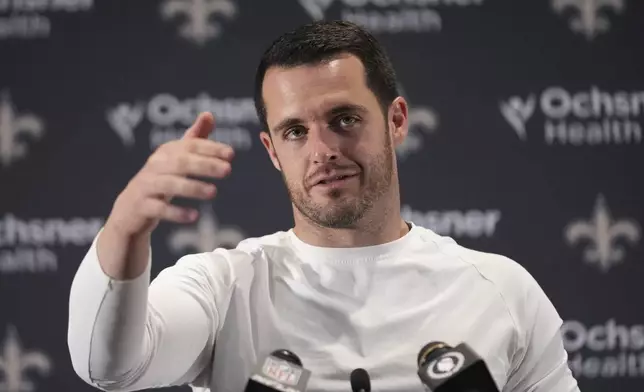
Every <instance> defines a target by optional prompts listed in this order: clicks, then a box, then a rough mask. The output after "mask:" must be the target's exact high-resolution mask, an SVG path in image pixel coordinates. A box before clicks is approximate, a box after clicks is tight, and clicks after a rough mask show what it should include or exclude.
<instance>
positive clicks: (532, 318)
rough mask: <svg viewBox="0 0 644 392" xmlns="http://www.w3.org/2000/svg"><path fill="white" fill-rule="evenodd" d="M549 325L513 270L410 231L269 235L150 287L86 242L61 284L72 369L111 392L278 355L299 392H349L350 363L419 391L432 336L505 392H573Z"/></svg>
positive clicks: (229, 387) (226, 386)
mask: <svg viewBox="0 0 644 392" xmlns="http://www.w3.org/2000/svg"><path fill="white" fill-rule="evenodd" d="M99 236H100V233H99ZM97 238H98V236H97ZM150 261H151V260H150ZM561 324H562V320H561V318H560V317H559V315H558V314H557V311H556V310H555V308H554V307H553V305H552V304H551V302H550V301H549V299H548V298H547V296H546V295H545V294H544V292H543V291H542V289H541V288H540V286H539V285H538V284H537V282H536V281H535V280H534V279H533V277H532V276H531V275H530V274H529V273H528V272H527V271H526V270H525V269H524V268H523V267H521V266H520V265H519V264H518V263H516V262H514V261H512V260H510V259H508V258H506V257H503V256H499V255H495V254H490V253H482V252H477V251H474V250H470V249H466V248H464V247H462V246H460V245H458V244H457V243H456V242H454V241H453V240H452V239H450V238H448V237H442V236H439V235H437V234H436V233H434V232H432V231H430V230H428V229H425V228H422V227H419V226H416V225H413V226H412V229H411V231H410V232H409V233H408V234H406V235H405V236H403V237H402V238H400V239H398V240H396V241H393V242H390V243H387V244H383V245H377V246H369V247H362V248H350V249H347V248H321V247H315V246H311V245H308V244H306V243H304V242H302V241H301V240H300V239H298V237H297V236H296V235H295V234H294V233H293V231H292V230H290V231H286V232H277V233H274V234H271V235H267V236H264V237H260V238H251V239H247V240H244V241H242V242H241V243H239V245H238V246H237V247H236V249H233V250H225V249H217V250H214V251H213V252H208V253H201V254H191V255H187V256H184V257H182V258H181V259H179V261H178V262H177V263H176V264H175V265H174V266H172V267H169V268H166V269H165V270H163V271H162V272H161V273H160V274H159V275H158V276H157V277H156V278H155V279H154V280H153V281H152V282H151V283H150V263H148V268H147V270H146V272H145V273H144V274H142V275H141V276H139V277H138V278H136V279H134V280H130V281H116V280H113V279H111V278H109V277H108V276H107V275H106V274H105V273H104V272H103V271H102V269H101V267H100V264H99V261H98V258H97V254H96V240H95V241H94V243H93V245H92V246H91V248H90V249H89V251H88V253H87V255H86V256H85V258H84V259H83V261H82V263H81V265H80V267H79V269H78V272H77V274H76V276H75V278H74V281H73V284H72V288H71V293H70V309H69V335H68V343H69V350H70V354H71V359H72V363H73V366H74V369H75V371H76V372H77V374H78V375H79V376H80V377H81V378H82V379H83V380H85V381H86V382H87V383H89V384H91V385H93V386H95V387H97V388H99V389H103V390H111V391H135V390H139V389H144V388H153V387H161V386H170V385H186V384H189V385H191V386H192V387H193V390H194V391H202V392H205V391H211V392H240V391H243V390H244V388H245V385H246V383H247V381H248V377H249V376H250V374H251V372H252V370H254V368H255V366H256V364H257V362H258V361H259V360H261V359H262V358H264V357H265V356H266V355H267V354H269V353H270V352H272V351H273V350H276V349H283V348H286V349H289V350H291V351H293V352H294V353H296V354H297V355H298V356H299V357H300V358H301V360H302V362H303V365H304V367H305V368H307V369H309V370H311V372H312V375H311V379H310V381H309V384H308V391H311V392H346V391H348V390H350V385H349V374H350V373H351V371H352V370H353V369H355V368H358V367H362V368H364V369H366V370H367V371H368V372H369V374H370V376H371V384H372V390H373V391H374V392H421V391H423V387H422V384H421V383H420V379H419V378H418V375H417V373H416V372H417V364H416V358H417V355H418V351H419V350H420V349H421V347H422V346H424V345H425V344H426V343H428V342H430V341H443V342H446V343H448V344H451V345H454V346H455V345H457V344H459V343H461V342H466V343H468V344H469V345H470V346H471V347H472V348H473V349H474V350H475V351H476V352H477V353H478V354H479V355H480V356H481V357H483V359H484V360H485V362H486V364H487V366H488V368H489V369H490V372H491V374H492V376H493V378H494V380H495V382H496V384H497V385H498V387H499V390H502V391H504V392H577V391H579V388H578V386H577V382H576V380H575V379H574V378H573V375H572V374H571V371H570V369H569V367H568V363H567V354H566V352H565V350H564V347H563V342H562V338H561V335H560V332H559V331H560V326H561Z"/></svg>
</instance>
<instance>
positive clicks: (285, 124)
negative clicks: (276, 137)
mask: <svg viewBox="0 0 644 392" xmlns="http://www.w3.org/2000/svg"><path fill="white" fill-rule="evenodd" d="M301 123H302V120H300V119H299V118H295V117H289V118H286V119H284V120H282V121H280V122H279V123H278V124H277V125H276V126H275V127H274V128H273V133H275V134H278V133H280V132H282V131H284V130H286V129H288V128H290V127H293V126H296V125H299V124H301Z"/></svg>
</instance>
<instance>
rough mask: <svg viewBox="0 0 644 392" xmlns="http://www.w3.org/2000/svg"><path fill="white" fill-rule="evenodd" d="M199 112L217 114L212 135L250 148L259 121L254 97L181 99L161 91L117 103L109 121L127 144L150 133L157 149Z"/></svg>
mask: <svg viewBox="0 0 644 392" xmlns="http://www.w3.org/2000/svg"><path fill="white" fill-rule="evenodd" d="M200 112H211V113H212V114H213V115H214V116H215V130H214V132H213V133H212V134H211V138H212V139H214V140H217V141H219V142H222V143H226V144H228V145H230V146H231V147H233V148H235V149H238V150H249V149H250V148H251V146H252V139H253V138H252V137H251V131H250V130H249V127H257V126H258V124H259V120H258V118H257V114H256V112H255V104H254V102H253V99H252V98H223V99H218V98H213V97H211V96H209V95H208V94H206V93H201V94H198V95H197V96H196V97H189V98H183V99H182V98H179V97H176V96H174V95H172V94H169V93H161V94H157V95H155V96H154V97H152V98H151V99H150V100H149V101H147V102H146V101H139V102H135V103H129V102H122V103H119V104H117V105H116V106H114V107H112V108H110V109H109V110H108V111H107V122H108V123H109V124H110V126H111V127H112V129H113V130H114V132H116V135H117V136H118V137H119V139H121V141H122V142H123V144H124V145H125V146H126V147H130V148H131V147H134V145H135V143H136V142H137V140H138V139H139V138H140V136H139V135H141V136H142V135H143V134H145V133H147V135H148V139H147V144H148V145H149V146H150V149H151V150H154V149H156V148H157V147H159V146H160V145H161V144H163V143H166V142H169V141H171V140H176V139H180V138H181V136H182V135H183V134H184V132H185V131H186V129H188V128H189V127H190V126H191V125H192V124H193V123H194V121H195V119H196V118H197V116H198V115H199V113H200ZM146 131H147V132H146Z"/></svg>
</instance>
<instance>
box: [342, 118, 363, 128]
mask: <svg viewBox="0 0 644 392" xmlns="http://www.w3.org/2000/svg"><path fill="white" fill-rule="evenodd" d="M359 122H360V119H359V118H358V117H356V116H342V117H340V118H339V119H338V124H339V125H340V126H341V127H352V126H354V125H356V124H357V123H359Z"/></svg>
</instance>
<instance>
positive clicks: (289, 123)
mask: <svg viewBox="0 0 644 392" xmlns="http://www.w3.org/2000/svg"><path fill="white" fill-rule="evenodd" d="M367 111H368V110H367V108H366V107H364V106H362V105H358V104H353V103H345V104H340V105H337V106H334V107H333V108H331V109H330V110H329V111H328V112H327V115H331V116H335V115H338V114H342V113H347V112H360V113H366V112H367ZM302 123H303V121H302V120H301V119H299V118H296V117H288V118H285V119H284V120H282V121H280V122H279V123H277V125H276V126H275V127H274V128H273V129H272V132H273V133H274V134H278V133H281V132H283V131H284V130H286V129H288V128H290V127H294V126H296V125H300V124H302Z"/></svg>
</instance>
